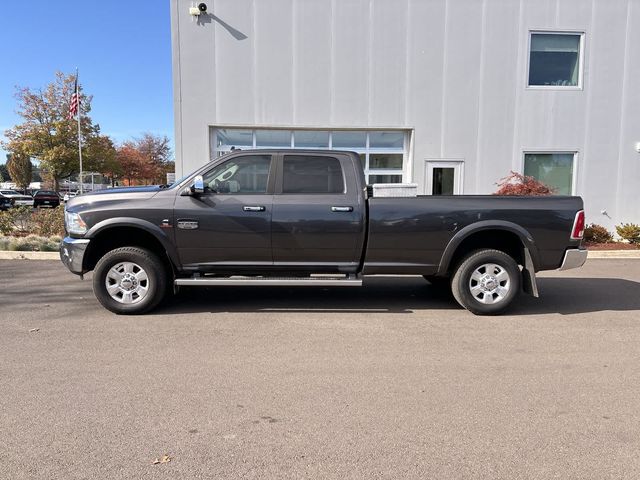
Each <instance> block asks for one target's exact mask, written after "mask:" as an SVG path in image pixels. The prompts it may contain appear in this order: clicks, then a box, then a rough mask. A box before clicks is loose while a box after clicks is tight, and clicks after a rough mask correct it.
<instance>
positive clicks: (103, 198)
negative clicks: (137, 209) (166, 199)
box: [67, 185, 162, 210]
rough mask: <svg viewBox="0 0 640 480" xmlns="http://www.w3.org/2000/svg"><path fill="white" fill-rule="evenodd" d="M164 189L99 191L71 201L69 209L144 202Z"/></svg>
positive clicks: (151, 187)
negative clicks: (93, 205) (132, 201)
mask: <svg viewBox="0 0 640 480" xmlns="http://www.w3.org/2000/svg"><path fill="white" fill-rule="evenodd" d="M160 190H162V187H161V186H159V185H150V186H145V187H120V188H108V189H104V190H97V191H95V192H91V193H85V194H82V195H78V196H76V197H73V198H71V199H69V201H68V202H67V209H68V210H69V209H72V208H75V207H81V206H84V205H90V204H96V203H102V202H114V203H115V202H120V201H126V200H144V199H146V198H151V197H153V196H155V195H156V194H157V193H158V192H159V191H160Z"/></svg>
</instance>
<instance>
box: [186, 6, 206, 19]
mask: <svg viewBox="0 0 640 480" xmlns="http://www.w3.org/2000/svg"><path fill="white" fill-rule="evenodd" d="M201 13H207V4H206V3H199V4H198V6H197V7H189V15H193V16H194V17H197V16H199V15H200V14H201Z"/></svg>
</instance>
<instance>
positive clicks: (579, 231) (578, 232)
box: [571, 210, 584, 240]
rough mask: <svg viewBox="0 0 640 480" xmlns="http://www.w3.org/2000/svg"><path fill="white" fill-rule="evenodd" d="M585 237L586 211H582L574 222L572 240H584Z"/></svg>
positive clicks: (577, 214)
mask: <svg viewBox="0 0 640 480" xmlns="http://www.w3.org/2000/svg"><path fill="white" fill-rule="evenodd" d="M583 236H584V210H580V211H579V212H578V213H576V218H575V220H574V221H573V228H572V229H571V240H582V237H583Z"/></svg>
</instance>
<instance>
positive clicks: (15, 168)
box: [7, 153, 33, 191]
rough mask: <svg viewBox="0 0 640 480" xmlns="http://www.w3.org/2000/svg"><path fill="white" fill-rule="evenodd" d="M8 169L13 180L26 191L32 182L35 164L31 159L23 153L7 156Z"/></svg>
mask: <svg viewBox="0 0 640 480" xmlns="http://www.w3.org/2000/svg"><path fill="white" fill-rule="evenodd" d="M7 169H8V170H9V175H10V176H11V180H12V181H13V182H14V183H15V184H16V185H17V186H18V188H19V189H21V190H22V191H25V190H26V189H27V188H28V187H29V184H30V183H31V174H32V173H33V164H32V163H31V159H30V158H29V157H28V156H27V155H25V154H23V153H14V154H11V155H9V156H8V157H7Z"/></svg>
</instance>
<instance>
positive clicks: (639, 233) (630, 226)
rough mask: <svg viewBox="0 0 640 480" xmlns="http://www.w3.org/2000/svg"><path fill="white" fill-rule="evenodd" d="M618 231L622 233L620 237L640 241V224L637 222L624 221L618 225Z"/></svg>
mask: <svg viewBox="0 0 640 480" xmlns="http://www.w3.org/2000/svg"><path fill="white" fill-rule="evenodd" d="M616 232H618V235H620V238H623V239H624V240H626V241H628V242H629V243H633V244H638V243H640V225H636V224H635V223H623V224H622V225H618V226H616Z"/></svg>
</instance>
